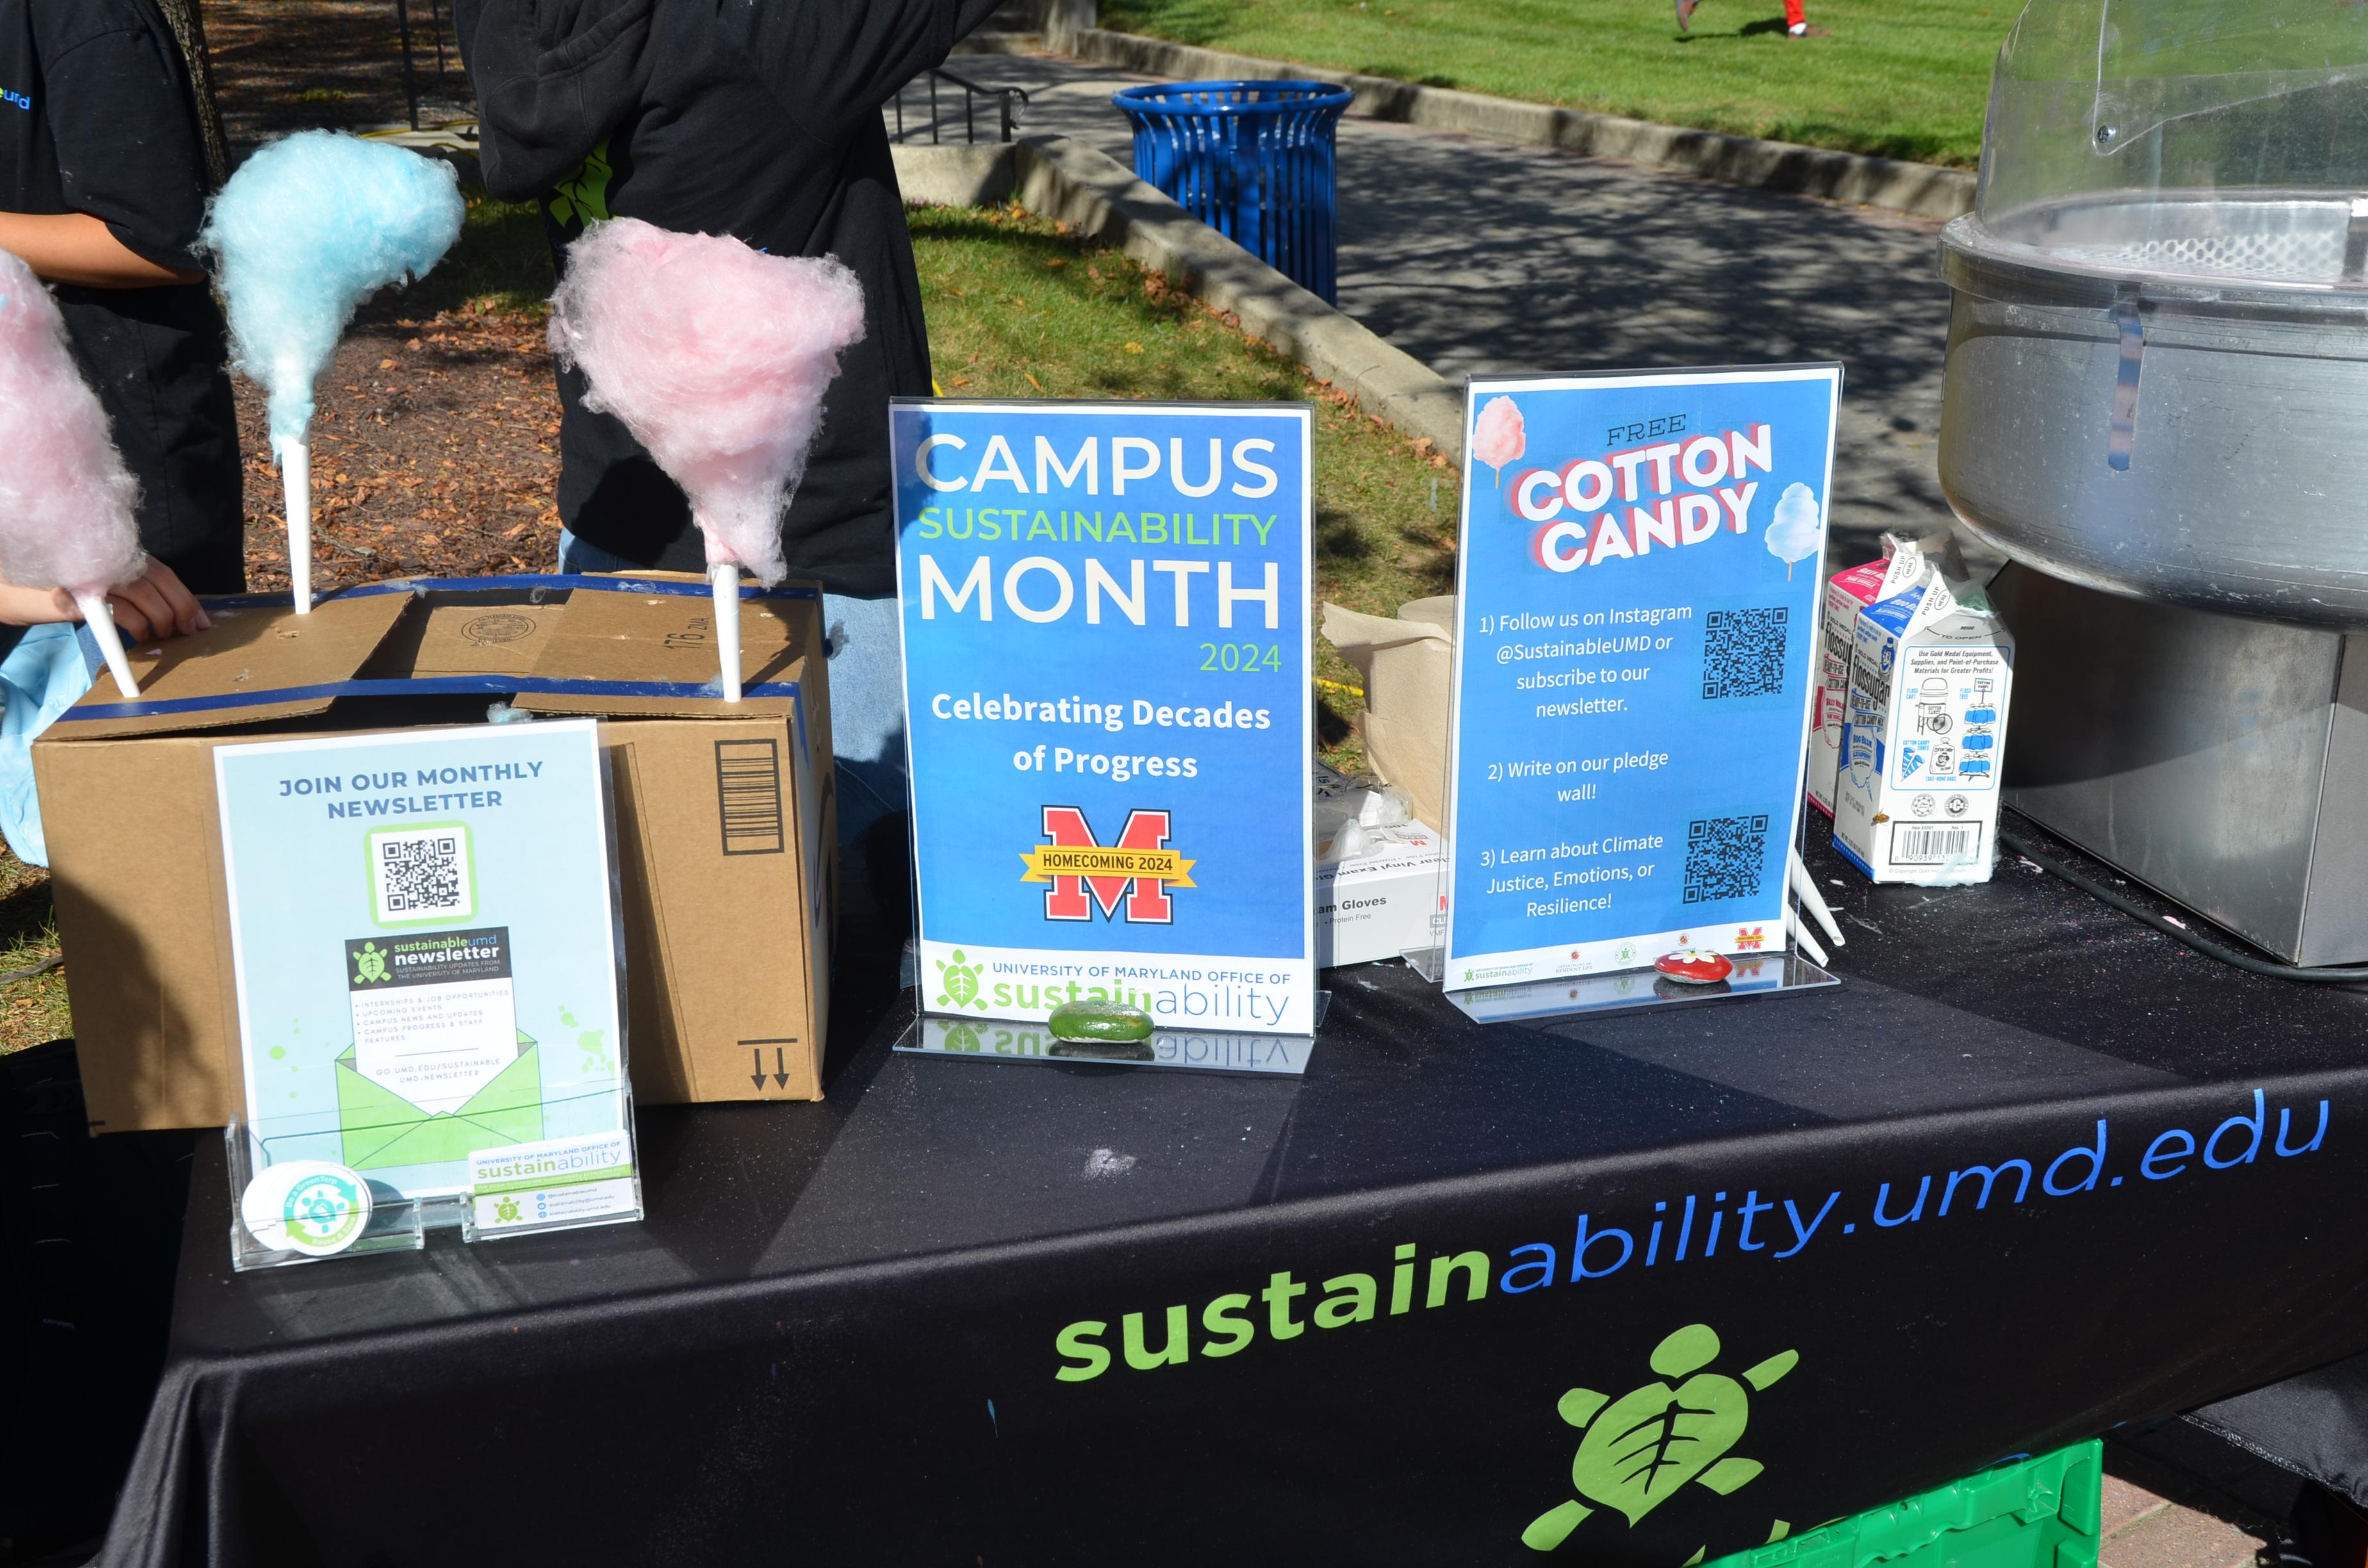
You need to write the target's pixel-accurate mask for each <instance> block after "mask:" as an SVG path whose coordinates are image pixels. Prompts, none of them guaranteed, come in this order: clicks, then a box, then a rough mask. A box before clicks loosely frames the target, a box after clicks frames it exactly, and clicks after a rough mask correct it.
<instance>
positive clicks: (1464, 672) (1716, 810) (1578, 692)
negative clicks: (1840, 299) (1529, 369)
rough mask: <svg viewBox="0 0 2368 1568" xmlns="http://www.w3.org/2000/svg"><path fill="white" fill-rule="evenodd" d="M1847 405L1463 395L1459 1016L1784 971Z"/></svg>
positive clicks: (1702, 390)
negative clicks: (1675, 968) (1517, 1002)
mask: <svg viewBox="0 0 2368 1568" xmlns="http://www.w3.org/2000/svg"><path fill="white" fill-rule="evenodd" d="M1840 396H1841V369H1840V367H1839V366H1835V365H1811V366H1784V367H1771V368H1768V369H1719V370H1684V371H1671V372H1664V373H1652V374H1613V375H1600V376H1576V377H1557V378H1554V379H1551V380H1522V381H1515V380H1504V381H1492V380H1478V379H1475V380H1474V381H1473V382H1472V389H1471V398H1470V403H1469V408H1468V412H1467V415H1466V417H1467V419H1468V420H1469V421H1470V424H1469V426H1468V428H1467V432H1466V437H1465V448H1464V450H1465V459H1464V501H1463V540H1462V547H1463V549H1462V554H1463V594H1462V596H1461V600H1460V603H1459V605H1458V618H1459V619H1458V626H1457V639H1456V665H1455V687H1454V691H1455V699H1454V720H1453V737H1452V743H1451V744H1452V761H1451V764H1450V768H1451V776H1452V780H1453V801H1452V806H1451V808H1450V814H1451V816H1452V833H1451V835H1450V837H1449V846H1450V858H1451V873H1450V874H1451V876H1452V885H1453V895H1452V902H1451V904H1450V914H1449V927H1448V950H1447V963H1446V974H1445V983H1446V985H1447V987H1448V988H1449V989H1450V990H1456V989H1463V988H1466V987H1471V986H1479V985H1491V984H1501V983H1507V982H1510V981H1520V980H1540V979H1546V978H1550V977H1553V976H1556V975H1566V974H1585V973H1590V972H1599V971H1613V970H1624V969H1635V968H1639V967H1642V966H1644V965H1647V964H1650V963H1652V962H1653V960H1656V959H1657V958H1659V957H1660V956H1661V955H1662V954H1664V953H1666V952H1668V951H1670V950H1672V949H1678V948H1689V947H1691V948H1700V949H1715V950H1717V951H1720V952H1728V953H1745V952H1753V951H1761V950H1775V949H1782V947H1783V946H1784V928H1783V900H1784V883H1785V864H1786V857H1787V854H1788V852H1789V850H1790V847H1791V846H1792V844H1793V838H1794V836H1795V835H1796V834H1797V833H1798V831H1799V825H1800V824H1799V815H1800V810H1801V784H1802V778H1801V770H1802V738H1803V736H1804V733H1806V726H1807V723H1808V712H1809V709H1808V703H1809V696H1810V686H1809V676H1810V661H1811V658H1812V656H1813V653H1814V652H1815V646H1816V617H1817V609H1818V603H1819V591H1820V585H1821V584H1820V579H1821V572H1820V568H1821V564H1822V562H1823V560H1824V552H1825V540H1826V505H1827V497H1828V495H1829V494H1830V493H1831V490H1832V483H1833V450H1834V418H1835V411H1836V409H1837V406H1838V405H1839V401H1840Z"/></svg>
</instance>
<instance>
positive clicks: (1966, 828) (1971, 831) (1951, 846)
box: [1891, 823, 1982, 866]
mask: <svg viewBox="0 0 2368 1568" xmlns="http://www.w3.org/2000/svg"><path fill="white" fill-rule="evenodd" d="M1981 836H1982V830H1981V828H1980V827H1979V826H1978V825H1977V824H1973V823H1935V824H1932V825H1930V826H1929V827H1927V826H1923V825H1921V824H1915V823H1901V824H1899V825H1898V826H1896V827H1895V828H1893V829H1892V830H1891V863H1892V864H1893V865H1895V866H1937V865H1940V864H1941V862H1942V861H1944V860H1965V859H1970V858H1972V857H1973V853H1974V846H1975V845H1976V844H1978V843H1980V842H1981Z"/></svg>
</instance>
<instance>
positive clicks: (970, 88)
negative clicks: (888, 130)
mask: <svg viewBox="0 0 2368 1568" xmlns="http://www.w3.org/2000/svg"><path fill="white" fill-rule="evenodd" d="M923 74H924V75H925V76H927V78H928V84H929V142H930V144H931V145H932V146H935V145H937V144H938V141H939V135H938V123H939V121H938V83H939V80H940V79H941V78H942V79H943V80H945V81H946V82H949V83H951V84H952V85H954V86H957V87H960V88H961V89H962V140H963V141H964V142H968V143H971V144H972V145H975V144H976V143H977V142H978V100H979V99H980V98H982V97H988V98H993V99H994V100H995V101H996V113H997V117H998V119H999V121H1000V126H1001V130H1002V136H1001V138H1000V140H1002V141H1005V142H1008V141H1010V140H1011V128H1012V127H1013V126H1015V125H1018V124H1019V121H1020V120H1021V119H1022V118H1024V117H1025V116H1026V114H1027V112H1028V89H1027V88H1025V87H990V86H988V85H986V84H985V83H984V82H973V81H972V80H971V79H970V78H969V77H967V76H964V75H962V74H960V73H958V72H953V71H948V70H946V69H945V68H944V67H943V66H932V67H930V68H929V70H928V71H927V72H925V73H923ZM905 85H906V86H910V85H912V84H910V83H906V84H905ZM1015 99H1016V100H1018V101H1017V102H1016V103H1015V102H1014V100H1015ZM896 140H897V141H899V142H902V141H904V140H905V88H904V87H899V88H897V89H896Z"/></svg>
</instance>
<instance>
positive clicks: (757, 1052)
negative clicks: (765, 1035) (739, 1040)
mask: <svg viewBox="0 0 2368 1568" xmlns="http://www.w3.org/2000/svg"><path fill="white" fill-rule="evenodd" d="M748 1058H749V1061H750V1062H752V1063H753V1064H754V1065H755V1067H756V1069H757V1070H756V1071H755V1072H754V1073H751V1074H749V1075H748V1081H749V1082H750V1083H752V1084H754V1085H757V1088H758V1089H760V1090H761V1089H763V1088H764V1086H765V1048H764V1047H763V1046H761V1045H756V1046H750V1047H749V1048H748Z"/></svg>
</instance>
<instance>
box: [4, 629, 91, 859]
mask: <svg viewBox="0 0 2368 1568" xmlns="http://www.w3.org/2000/svg"><path fill="white" fill-rule="evenodd" d="M99 667H100V664H99V656H98V645H97V643H95V642H92V641H91V640H90V638H89V637H87V636H86V635H85V634H84V633H83V631H82V629H81V628H80V627H78V626H66V625H51V626H28V627H27V628H26V629H25V634H24V636H23V637H21V638H19V639H18V640H17V645H16V647H14V648H13V649H11V650H9V652H8V655H7V657H6V659H0V699H5V700H6V704H7V706H6V710H5V711H0V834H5V835H6V836H7V839H8V847H9V848H11V849H13V850H15V851H16V852H17V858H18V859H19V860H22V861H24V862H26V863H27V864H28V865H33V866H46V865H48V864H49V863H50V848H49V844H48V841H47V840H45V839H44V838H43V837H42V836H41V802H40V797H39V796H37V795H36V794H35V793H34V791H33V742H34V741H36V740H38V739H39V738H40V733H41V732H42V731H44V730H46V729H48V728H49V727H50V725H51V723H52V722H55V720H56V719H57V716H58V715H59V714H61V713H63V712H64V711H65V710H67V709H69V708H71V707H73V706H74V702H75V700H76V699H78V698H80V697H81V696H82V694H83V693H84V692H85V691H88V690H89V689H90V683H91V681H92V679H93V678H94V676H96V675H97V672H98V669H99Z"/></svg>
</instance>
